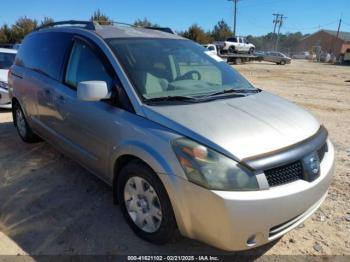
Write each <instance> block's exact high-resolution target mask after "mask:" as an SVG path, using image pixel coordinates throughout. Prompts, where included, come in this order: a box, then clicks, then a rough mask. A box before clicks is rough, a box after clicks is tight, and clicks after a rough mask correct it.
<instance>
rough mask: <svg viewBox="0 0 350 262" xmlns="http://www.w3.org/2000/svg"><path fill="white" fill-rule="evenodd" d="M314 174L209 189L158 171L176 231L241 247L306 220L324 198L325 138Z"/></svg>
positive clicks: (329, 169) (327, 176)
mask: <svg viewBox="0 0 350 262" xmlns="http://www.w3.org/2000/svg"><path fill="white" fill-rule="evenodd" d="M327 143H328V152H327V153H326V154H325V156H324V158H323V161H322V163H321V169H320V170H321V171H320V176H319V177H318V178H317V179H316V180H314V181H312V182H307V181H304V180H298V181H295V182H292V183H289V184H285V185H282V186H276V187H272V188H270V189H268V190H261V191H251V192H227V191H210V190H207V189H204V188H202V187H199V186H197V185H194V184H192V183H190V182H188V181H186V180H184V179H182V178H178V177H176V176H160V177H161V179H162V181H163V183H164V185H165V186H166V188H167V191H168V193H169V196H170V199H171V202H172V205H173V208H174V212H175V216H176V219H177V222H178V227H179V229H180V232H181V233H182V234H183V235H185V236H187V237H190V238H194V239H197V240H200V241H203V242H205V243H207V244H210V245H213V246H215V247H218V248H221V249H224V250H229V251H234V250H245V249H249V248H252V247H256V246H260V245H263V244H266V243H268V242H270V241H273V240H275V239H277V238H279V237H281V236H282V235H283V234H285V233H286V232H288V231H289V230H291V229H293V228H295V227H296V226H298V225H299V224H300V223H302V222H303V221H304V220H305V219H307V218H308V217H309V216H310V215H311V214H312V213H313V212H314V211H316V210H317V208H318V207H319V206H320V205H321V204H322V202H323V201H324V199H325V197H326V195H327V190H328V187H329V184H330V182H331V178H332V174H333V168H334V148H333V146H332V144H331V142H330V141H328V142H327Z"/></svg>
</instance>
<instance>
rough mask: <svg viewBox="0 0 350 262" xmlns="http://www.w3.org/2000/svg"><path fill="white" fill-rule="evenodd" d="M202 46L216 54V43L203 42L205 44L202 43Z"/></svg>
mask: <svg viewBox="0 0 350 262" xmlns="http://www.w3.org/2000/svg"><path fill="white" fill-rule="evenodd" d="M203 47H204V48H206V49H208V50H209V52H210V53H211V54H213V55H217V54H218V50H217V49H216V45H214V44H205V45H203Z"/></svg>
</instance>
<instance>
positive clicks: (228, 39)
mask: <svg viewBox="0 0 350 262" xmlns="http://www.w3.org/2000/svg"><path fill="white" fill-rule="evenodd" d="M227 41H228V42H237V38H236V37H231V38H227Z"/></svg>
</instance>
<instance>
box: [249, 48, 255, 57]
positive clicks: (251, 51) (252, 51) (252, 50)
mask: <svg viewBox="0 0 350 262" xmlns="http://www.w3.org/2000/svg"><path fill="white" fill-rule="evenodd" d="M249 54H251V55H252V54H254V48H253V47H251V48H250V49H249Z"/></svg>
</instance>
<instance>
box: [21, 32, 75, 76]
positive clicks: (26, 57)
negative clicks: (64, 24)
mask: <svg viewBox="0 0 350 262" xmlns="http://www.w3.org/2000/svg"><path fill="white" fill-rule="evenodd" d="M71 39H72V37H71V35H70V34H69V33H61V32H47V33H36V34H33V35H29V36H28V37H27V38H26V39H25V40H24V43H23V44H22V45H21V47H20V49H19V52H18V55H17V57H16V62H15V63H16V65H20V66H24V67H27V68H29V69H32V70H35V71H37V72H40V73H42V74H44V75H47V76H49V77H51V78H53V79H55V80H59V79H60V74H61V70H62V65H63V61H64V58H65V56H66V54H67V52H68V49H69V46H70V44H71V41H72V40H71Z"/></svg>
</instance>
